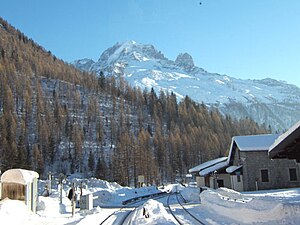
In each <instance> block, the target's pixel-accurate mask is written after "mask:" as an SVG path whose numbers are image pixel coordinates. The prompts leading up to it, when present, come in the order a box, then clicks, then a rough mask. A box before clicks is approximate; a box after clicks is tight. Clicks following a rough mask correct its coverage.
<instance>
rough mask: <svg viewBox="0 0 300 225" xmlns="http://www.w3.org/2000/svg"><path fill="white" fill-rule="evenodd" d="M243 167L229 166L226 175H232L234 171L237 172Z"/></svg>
mask: <svg viewBox="0 0 300 225" xmlns="http://www.w3.org/2000/svg"><path fill="white" fill-rule="evenodd" d="M242 167H243V165H240V166H229V167H227V168H226V173H233V172H235V171H237V170H238V169H240V168H242Z"/></svg>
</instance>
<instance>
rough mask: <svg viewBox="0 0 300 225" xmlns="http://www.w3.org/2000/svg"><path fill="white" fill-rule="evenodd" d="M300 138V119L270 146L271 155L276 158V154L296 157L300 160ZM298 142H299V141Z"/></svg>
mask: <svg viewBox="0 0 300 225" xmlns="http://www.w3.org/2000/svg"><path fill="white" fill-rule="evenodd" d="M299 139H300V121H298V122H297V123H296V124H294V125H293V126H292V127H291V128H290V129H289V130H287V131H286V132H285V133H283V134H282V135H280V136H279V137H278V138H277V140H276V141H275V142H274V143H273V144H272V145H271V146H270V148H269V156H270V157H271V158H275V157H276V156H279V155H280V157H288V158H290V157H291V158H295V157H297V158H298V159H297V160H298V161H299V154H300V153H299V148H298V147H296V144H298V145H299ZM297 142H298V143H297Z"/></svg>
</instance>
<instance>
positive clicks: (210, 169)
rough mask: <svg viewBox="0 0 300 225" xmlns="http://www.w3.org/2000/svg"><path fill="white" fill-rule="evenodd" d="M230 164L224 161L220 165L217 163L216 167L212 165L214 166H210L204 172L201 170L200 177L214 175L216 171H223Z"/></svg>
mask: <svg viewBox="0 0 300 225" xmlns="http://www.w3.org/2000/svg"><path fill="white" fill-rule="evenodd" d="M226 158H227V157H226ZM228 164H229V162H228V161H227V160H226V161H224V162H219V163H217V164H215V165H212V166H210V167H207V168H206V169H204V170H201V171H200V172H199V175H200V176H207V175H209V174H211V173H213V172H214V171H218V170H220V169H223V168H225V167H227V166H228Z"/></svg>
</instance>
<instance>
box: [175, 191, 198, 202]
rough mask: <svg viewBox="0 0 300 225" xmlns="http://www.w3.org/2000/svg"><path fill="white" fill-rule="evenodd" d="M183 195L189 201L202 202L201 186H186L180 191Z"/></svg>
mask: <svg viewBox="0 0 300 225" xmlns="http://www.w3.org/2000/svg"><path fill="white" fill-rule="evenodd" d="M180 193H181V195H182V197H183V198H184V199H185V200H186V201H188V202H195V203H199V202H200V196H199V193H200V189H199V188H194V187H186V188H185V189H183V190H182V191H180Z"/></svg>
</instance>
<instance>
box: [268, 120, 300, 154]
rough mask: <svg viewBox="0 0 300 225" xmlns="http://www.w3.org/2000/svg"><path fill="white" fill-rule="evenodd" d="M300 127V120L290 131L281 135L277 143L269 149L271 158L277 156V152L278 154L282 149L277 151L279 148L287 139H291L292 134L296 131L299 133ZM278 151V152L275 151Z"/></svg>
mask: <svg viewBox="0 0 300 225" xmlns="http://www.w3.org/2000/svg"><path fill="white" fill-rule="evenodd" d="M299 127H300V120H299V121H298V122H297V123H296V124H294V125H293V126H292V127H291V128H290V129H288V131H286V132H285V133H283V134H282V135H280V136H279V137H278V138H277V139H276V140H275V142H274V143H273V144H272V145H271V146H270V148H269V154H270V156H271V157H273V156H275V155H276V151H277V152H278V151H279V150H280V149H276V148H277V146H279V145H280V144H281V143H282V142H283V141H284V140H285V139H287V137H289V136H290V135H291V134H292V133H294V132H295V131H297V130H298V129H299ZM292 141H293V140H292ZM275 149H276V150H275Z"/></svg>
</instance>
